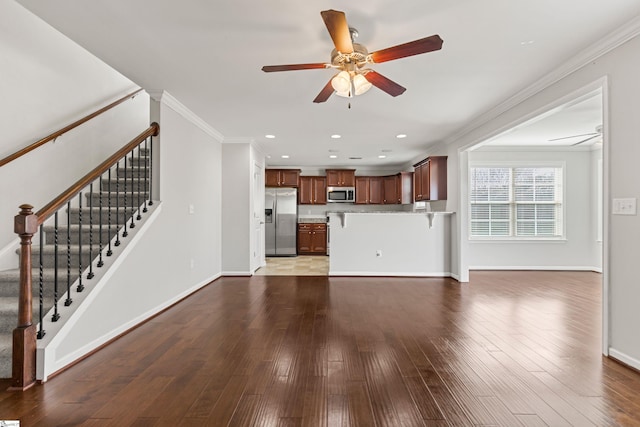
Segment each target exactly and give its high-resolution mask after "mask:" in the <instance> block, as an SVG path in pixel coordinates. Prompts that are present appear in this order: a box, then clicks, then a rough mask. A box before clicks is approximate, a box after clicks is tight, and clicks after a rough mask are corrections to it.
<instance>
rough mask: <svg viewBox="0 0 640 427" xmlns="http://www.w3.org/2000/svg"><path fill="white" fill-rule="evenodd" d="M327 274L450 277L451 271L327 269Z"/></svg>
mask: <svg viewBox="0 0 640 427" xmlns="http://www.w3.org/2000/svg"><path fill="white" fill-rule="evenodd" d="M329 276H363V277H452V274H451V273H448V272H447V273H441V272H433V271H430V272H423V271H422V272H421V271H412V272H396V271H394V272H387V271H329Z"/></svg>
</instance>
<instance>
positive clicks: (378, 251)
mask: <svg viewBox="0 0 640 427" xmlns="http://www.w3.org/2000/svg"><path fill="white" fill-rule="evenodd" d="M376 256H377V257H381V256H382V250H381V249H378V250H377V251H376Z"/></svg>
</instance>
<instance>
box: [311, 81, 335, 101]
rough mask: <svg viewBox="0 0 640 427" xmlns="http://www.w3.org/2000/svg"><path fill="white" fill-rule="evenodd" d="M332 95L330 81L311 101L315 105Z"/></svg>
mask: <svg viewBox="0 0 640 427" xmlns="http://www.w3.org/2000/svg"><path fill="white" fill-rule="evenodd" d="M332 94H333V86H331V80H329V82H328V83H327V84H326V85H325V87H323V88H322V90H321V91H320V93H319V94H318V96H316V99H314V100H313V102H315V103H316V104H319V103H321V102H325V101H326V100H327V99H329V97H330V96H331V95H332Z"/></svg>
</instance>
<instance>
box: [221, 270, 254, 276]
mask: <svg viewBox="0 0 640 427" xmlns="http://www.w3.org/2000/svg"><path fill="white" fill-rule="evenodd" d="M221 275H222V276H223V277H224V276H234V277H235V276H253V273H252V272H251V271H223V272H222V274H221Z"/></svg>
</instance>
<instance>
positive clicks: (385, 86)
mask: <svg viewBox="0 0 640 427" xmlns="http://www.w3.org/2000/svg"><path fill="white" fill-rule="evenodd" d="M364 78H365V79H367V81H369V83H371V84H372V85H374V86H375V87H377V88H378V89H381V90H383V91H385V92H387V93H388V94H389V95H391V96H398V95H402V94H403V93H404V91H405V90H407V89H406V88H404V87H402V86H400V85H399V84H398V83H396V82H394V81H393V80H389V79H388V78H386V77H385V76H383V75H382V74H380V73H377V72H375V71H369V72H368V73H366V74H364Z"/></svg>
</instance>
